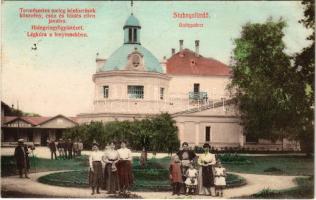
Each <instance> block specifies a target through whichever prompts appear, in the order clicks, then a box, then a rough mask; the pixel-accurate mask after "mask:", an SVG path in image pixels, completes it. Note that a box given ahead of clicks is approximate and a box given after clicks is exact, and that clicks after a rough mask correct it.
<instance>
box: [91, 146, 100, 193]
mask: <svg viewBox="0 0 316 200" xmlns="http://www.w3.org/2000/svg"><path fill="white" fill-rule="evenodd" d="M101 161H102V153H101V152H100V151H99V148H98V144H97V143H96V142H94V143H93V146H92V153H91V155H90V157H89V165H90V173H89V184H90V186H91V187H92V193H91V195H94V194H95V188H96V189H97V194H100V191H99V189H100V187H101V185H102V163H101Z"/></svg>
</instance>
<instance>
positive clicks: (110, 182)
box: [104, 163, 119, 193]
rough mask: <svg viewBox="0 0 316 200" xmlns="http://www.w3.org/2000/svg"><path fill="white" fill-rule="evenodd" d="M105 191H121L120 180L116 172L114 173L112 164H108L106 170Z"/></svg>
mask: <svg viewBox="0 0 316 200" xmlns="http://www.w3.org/2000/svg"><path fill="white" fill-rule="evenodd" d="M104 179H105V189H106V190H107V191H108V192H110V193H114V192H116V191H117V190H118V189H119V178H118V173H117V170H116V171H114V172H113V171H112V164H111V163H107V164H106V165H105V168H104Z"/></svg>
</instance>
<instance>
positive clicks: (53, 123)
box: [1, 115, 78, 146]
mask: <svg viewBox="0 0 316 200" xmlns="http://www.w3.org/2000/svg"><path fill="white" fill-rule="evenodd" d="M76 125H78V123H77V121H76V118H75V117H65V116H63V115H56V116H54V117H30V116H2V118H1V145H2V146H12V145H16V143H17V140H18V139H19V138H23V139H24V140H25V141H26V142H27V143H33V144H34V145H41V146H46V145H47V141H48V140H58V139H59V138H61V137H62V136H63V132H64V131H65V130H66V129H68V128H71V127H73V126H76Z"/></svg>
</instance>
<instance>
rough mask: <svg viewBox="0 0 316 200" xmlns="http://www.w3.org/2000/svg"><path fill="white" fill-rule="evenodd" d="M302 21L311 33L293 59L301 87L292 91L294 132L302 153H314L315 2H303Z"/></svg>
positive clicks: (307, 0) (309, 0) (310, 0)
mask: <svg viewBox="0 0 316 200" xmlns="http://www.w3.org/2000/svg"><path fill="white" fill-rule="evenodd" d="M302 5H303V6H304V9H305V10H304V19H302V20H300V23H303V25H304V26H305V27H306V28H307V29H309V30H311V31H312V34H311V35H310V36H309V37H308V38H306V39H307V40H309V41H310V42H311V44H310V45H309V46H307V47H305V48H303V50H302V51H301V52H300V53H297V54H296V55H295V57H294V67H295V69H296V70H297V73H298V75H299V77H298V84H300V85H302V89H301V90H300V91H298V90H293V94H296V96H297V97H298V98H297V100H296V101H295V104H296V107H297V111H296V113H297V116H298V117H297V118H298V119H299V120H297V122H296V124H297V125H296V127H297V128H296V130H295V131H297V132H298V133H299V134H298V136H297V137H298V139H299V140H300V141H301V146H302V148H303V151H305V152H307V153H309V152H314V124H313V122H314V107H315V96H314V95H315V81H314V79H315V1H313V0H303V1H302Z"/></svg>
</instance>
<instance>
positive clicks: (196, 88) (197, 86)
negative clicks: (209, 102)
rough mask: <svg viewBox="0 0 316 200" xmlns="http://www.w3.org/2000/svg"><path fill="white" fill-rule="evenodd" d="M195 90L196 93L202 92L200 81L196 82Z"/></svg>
mask: <svg viewBox="0 0 316 200" xmlns="http://www.w3.org/2000/svg"><path fill="white" fill-rule="evenodd" d="M193 92H194V93H197V92H200V84H199V83H194V85H193Z"/></svg>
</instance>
